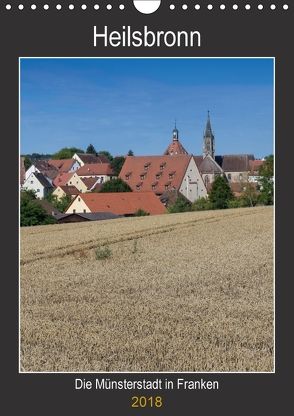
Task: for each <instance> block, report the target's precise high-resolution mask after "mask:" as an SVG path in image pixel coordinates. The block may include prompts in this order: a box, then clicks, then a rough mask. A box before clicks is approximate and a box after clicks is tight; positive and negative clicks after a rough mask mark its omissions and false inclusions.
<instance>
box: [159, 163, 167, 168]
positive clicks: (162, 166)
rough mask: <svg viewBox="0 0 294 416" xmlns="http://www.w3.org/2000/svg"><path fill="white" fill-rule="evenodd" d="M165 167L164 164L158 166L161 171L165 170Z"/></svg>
mask: <svg viewBox="0 0 294 416" xmlns="http://www.w3.org/2000/svg"><path fill="white" fill-rule="evenodd" d="M165 165H166V162H164V163H161V164H160V170H163V169H164V168H165Z"/></svg>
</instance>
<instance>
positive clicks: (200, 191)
mask: <svg viewBox="0 0 294 416" xmlns="http://www.w3.org/2000/svg"><path fill="white" fill-rule="evenodd" d="M180 192H181V194H182V195H184V196H185V197H186V198H187V199H188V200H189V201H191V202H194V201H196V200H197V199H199V198H203V197H206V196H207V191H206V188H205V185H204V182H203V180H202V177H201V174H200V172H199V170H198V168H197V165H196V163H195V160H194V159H193V158H191V160H190V162H189V165H188V167H187V170H186V173H185V176H184V178H183V181H182V183H181V186H180Z"/></svg>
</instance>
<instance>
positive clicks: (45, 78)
mask: <svg viewBox="0 0 294 416" xmlns="http://www.w3.org/2000/svg"><path fill="white" fill-rule="evenodd" d="M19 77H20V103H19V105H20V138H19V144H20V166H19V181H20V183H19V189H20V197H19V224H20V276H19V294H20V297H19V298H20V308H19V309H20V320H19V322H20V323H19V337H20V347H19V371H20V372H274V370H275V367H274V230H273V228H274V222H273V219H274V59H271V58H201V59H200V58H195V59H194V58H188V59H185V58H178V59H176V58H165V59H164V58H160V59H159V58H151V59H147V58H140V59H139V58H128V59H127V58H104V59H100V58H75V59H74V58H68V59H66V58H52V59H51V58H21V59H20V62H19Z"/></svg>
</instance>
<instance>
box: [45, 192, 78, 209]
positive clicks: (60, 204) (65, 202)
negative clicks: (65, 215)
mask: <svg viewBox="0 0 294 416" xmlns="http://www.w3.org/2000/svg"><path fill="white" fill-rule="evenodd" d="M46 199H47V201H48V202H50V203H51V204H52V205H53V206H54V208H56V209H58V211H60V212H65V211H66V208H67V207H68V206H69V204H70V203H71V202H72V199H71V197H70V195H64V196H63V197H61V198H60V199H58V198H57V196H56V195H53V194H52V192H50V193H49V194H47V196H46Z"/></svg>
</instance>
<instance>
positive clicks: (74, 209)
mask: <svg viewBox="0 0 294 416" xmlns="http://www.w3.org/2000/svg"><path fill="white" fill-rule="evenodd" d="M82 212H91V211H90V210H89V208H88V207H87V205H86V204H85V202H84V201H83V199H82V198H81V197H79V196H77V197H76V199H75V200H74V201H73V202H72V203H71V205H70V206H69V207H68V208H67V210H66V214H74V213H82Z"/></svg>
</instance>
